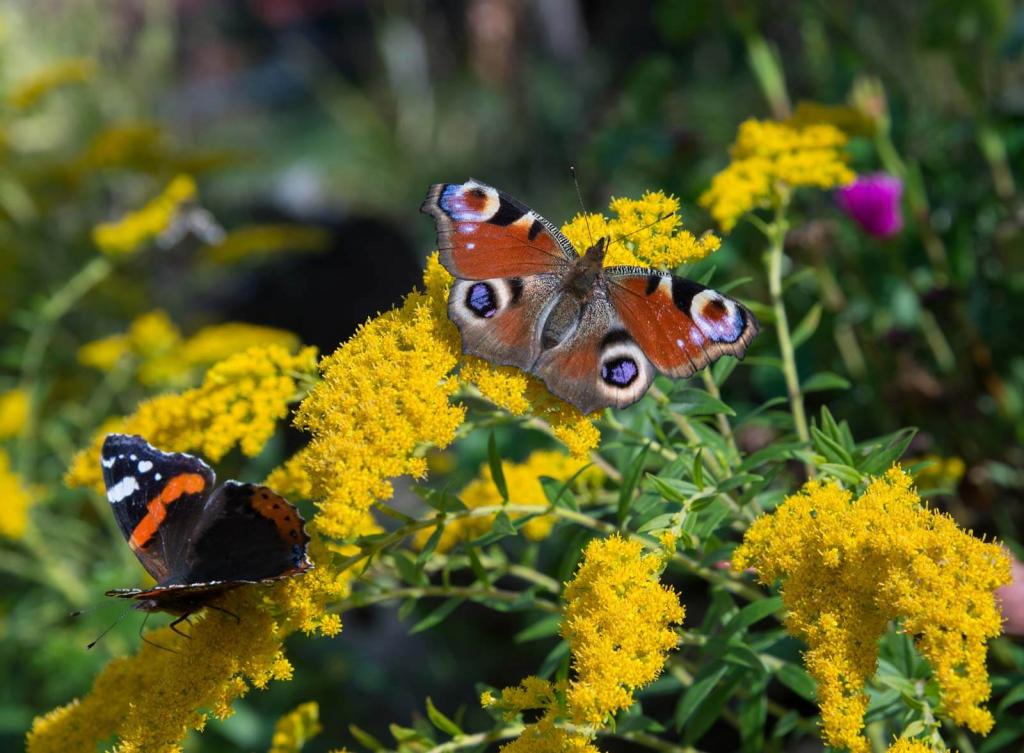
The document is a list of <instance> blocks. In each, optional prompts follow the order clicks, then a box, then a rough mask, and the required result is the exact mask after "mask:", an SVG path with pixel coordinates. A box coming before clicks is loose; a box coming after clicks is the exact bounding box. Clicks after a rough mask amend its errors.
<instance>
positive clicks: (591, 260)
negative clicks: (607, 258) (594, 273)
mask: <svg viewBox="0 0 1024 753" xmlns="http://www.w3.org/2000/svg"><path fill="white" fill-rule="evenodd" d="M607 251H608V239H607V238H598V239H597V242H596V243H595V244H594V245H593V246H591V247H590V248H588V249H587V251H586V253H585V254H583V257H582V259H581V261H582V263H583V266H584V267H586V268H587V269H591V270H598V271H599V270H600V269H601V267H602V265H603V264H604V255H605V253H607Z"/></svg>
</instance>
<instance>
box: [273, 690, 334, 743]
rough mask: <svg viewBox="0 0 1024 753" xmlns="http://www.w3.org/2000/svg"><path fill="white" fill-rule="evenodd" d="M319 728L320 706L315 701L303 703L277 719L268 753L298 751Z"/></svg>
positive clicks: (318, 731) (316, 733)
mask: <svg viewBox="0 0 1024 753" xmlns="http://www.w3.org/2000/svg"><path fill="white" fill-rule="evenodd" d="M321 730H323V727H322V726H320V706H319V705H318V704H317V702H316V701H309V702H308V703H303V704H301V705H299V706H297V707H295V708H294V709H293V710H292V711H289V712H288V713H287V714H285V715H284V716H282V717H281V718H280V719H278V720H277V724H276V725H274V739H273V740H272V741H271V745H270V753H299V751H300V750H302V746H303V745H305V744H306V743H307V742H308V741H309V740H310V739H312V738H314V737H316V736H317V735H318V734H320V732H321Z"/></svg>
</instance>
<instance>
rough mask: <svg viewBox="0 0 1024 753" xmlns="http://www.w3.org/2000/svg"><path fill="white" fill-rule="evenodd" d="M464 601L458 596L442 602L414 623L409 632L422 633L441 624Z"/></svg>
mask: <svg viewBox="0 0 1024 753" xmlns="http://www.w3.org/2000/svg"><path fill="white" fill-rule="evenodd" d="M462 602H463V599H462V598H461V597H458V596H457V597H454V598H451V599H447V600H446V601H444V602H442V604H441V606H439V607H438V608H437V609H435V610H434V611H433V612H431V613H430V614H428V615H427V616H426V617H424V618H423V619H422V620H420V621H419V622H417V623H416V624H415V625H413V627H412V630H410V631H409V634H410V635H412V634H414V633H422V632H423V631H424V630H430V628H432V627H434V626H436V625H440V624H441V623H442V622H444V621H445V619H447V617H448V615H450V614H451V613H452V612H454V611H455V609H456V608H457V607H458V606H459V604H461V603H462Z"/></svg>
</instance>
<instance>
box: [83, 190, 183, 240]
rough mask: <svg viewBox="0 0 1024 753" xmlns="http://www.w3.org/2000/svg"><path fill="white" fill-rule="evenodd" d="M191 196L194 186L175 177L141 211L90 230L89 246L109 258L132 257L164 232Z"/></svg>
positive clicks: (130, 213)
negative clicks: (91, 244)
mask: <svg viewBox="0 0 1024 753" xmlns="http://www.w3.org/2000/svg"><path fill="white" fill-rule="evenodd" d="M195 195H196V183H195V181H194V180H193V179H192V177H191V176H189V175H179V176H177V177H176V178H174V180H172V181H171V182H170V183H169V184H168V185H167V188H165V189H164V190H163V192H162V193H161V194H160V195H159V196H157V197H156V198H154V199H152V200H151V201H149V202H148V203H147V204H146V205H145V206H143V207H142V208H141V209H138V210H136V211H134V212H129V213H128V214H126V215H125V216H124V217H122V218H121V219H120V220H118V221H117V222H104V223H103V224H101V225H97V226H96V227H95V228H93V231H92V239H93V242H94V243H95V244H96V246H97V248H99V250H100V251H102V252H103V253H105V254H108V255H109V256H125V255H128V254H132V253H135V252H136V251H137V250H138V249H139V248H140V247H141V246H142V245H143V244H144V243H148V242H149V241H151V240H153V239H154V238H156V237H157V236H158V235H160V233H162V232H164V231H165V230H167V228H168V227H170V225H171V222H173V220H174V218H175V217H176V216H177V214H178V211H179V209H180V208H181V205H182V204H184V203H185V202H187V201H190V200H192V199H193V198H195Z"/></svg>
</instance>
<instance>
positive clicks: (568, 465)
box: [415, 450, 601, 552]
mask: <svg viewBox="0 0 1024 753" xmlns="http://www.w3.org/2000/svg"><path fill="white" fill-rule="evenodd" d="M585 466H586V463H585V462H584V461H582V460H577V459H575V458H572V457H570V456H567V455H564V454H562V453H561V452H554V451H551V450H538V451H537V452H534V453H532V454H531V455H530V456H529V457H528V458H527V459H526V460H525V462H522V463H505V464H503V466H502V472H503V473H504V476H505V485H506V487H507V489H508V497H509V502H510V503H511V504H514V505H547V504H548V500H547V497H546V496H545V494H544V487H543V486H541V483H540V478H541V476H548V477H549V478H553V479H559V480H562V481H568V480H569V479H570V478H572V477H573V475H574V474H576V473H577V472H579V471H580V469H582V468H584V467H585ZM600 478H601V471H599V470H598V469H597V468H593V467H591V468H588V469H587V470H585V471H583V472H582V473H580V475H579V476H577V478H576V481H575V486H577V487H581V486H586V485H592V484H594V483H595V482H596V483H600ZM459 499H461V500H462V502H463V503H464V504H465V505H466V507H493V506H496V505H501V504H502V502H503V500H502V497H501V494H500V492H499V491H498V487H496V486H495V485H494V480H493V478H492V477H491V468H490V466H489V465H484V466H483V467H482V468H481V469H480V477H479V478H477V479H475V480H474V481H471V482H470V483H469V484H467V485H466V487H465V488H464V489H463V490H462V491H461V492H459ZM494 517H495V516H494V515H489V516H487V517H481V518H459V519H456V520H453V521H451V522H449V523H448V525H447V526H445V528H444V531H442V533H441V538H440V539H439V540H438V542H437V551H439V552H447V551H448V550H449V549H451V548H452V547H453V546H455V545H456V544H457V543H458V542H460V541H469V540H471V539H474V538H476V537H478V536H482V535H483V534H485V533H487V531H489V530H491V525H492V524H493V523H494ZM512 517H513V518H517V517H521V516H519V515H513V516H512ZM554 524H555V516H554V515H540V516H538V517H535V518H531V519H530V520H529V521H527V522H526V524H525V525H524V526H523V527H522V529H520V530H521V532H522V534H523V535H524V536H525V537H526V538H528V539H532V540H533V541H541V540H542V539H545V538H547V537H548V535H549V534H550V533H551V528H552V526H554ZM433 532H434V529H433V528H425V529H423V530H421V531H420V532H419V533H418V534H417V535H416V539H415V546H417V547H422V546H423V545H424V544H425V543H426V542H427V540H428V539H429V538H430V536H431V535H432V534H433Z"/></svg>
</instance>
